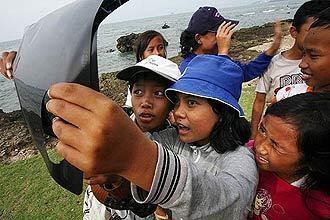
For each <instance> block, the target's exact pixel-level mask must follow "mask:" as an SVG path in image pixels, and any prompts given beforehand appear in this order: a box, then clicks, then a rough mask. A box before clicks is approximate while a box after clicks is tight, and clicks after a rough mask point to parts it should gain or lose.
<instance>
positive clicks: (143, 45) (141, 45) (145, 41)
mask: <svg viewBox="0 0 330 220" xmlns="http://www.w3.org/2000/svg"><path fill="white" fill-rule="evenodd" d="M157 36H158V37H160V38H161V39H162V40H163V44H164V47H165V51H166V47H167V45H168V42H167V41H166V40H165V38H164V37H163V35H162V34H161V33H159V32H157V31H154V30H148V31H145V32H143V33H141V34H140V35H139V37H138V38H137V39H136V41H135V46H134V51H135V55H136V62H137V63H138V62H140V61H141V60H143V59H144V57H143V53H144V51H145V50H146V49H147V47H148V45H149V43H150V41H151V40H152V39H153V38H154V37H157Z"/></svg>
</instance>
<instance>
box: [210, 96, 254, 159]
mask: <svg viewBox="0 0 330 220" xmlns="http://www.w3.org/2000/svg"><path fill="white" fill-rule="evenodd" d="M207 100H208V102H209V104H210V105H211V107H212V109H213V111H214V113H216V114H218V115H219V116H220V119H219V121H218V122H217V123H216V124H215V126H214V128H213V130H212V132H211V135H210V144H211V146H212V147H213V148H214V150H215V151H216V152H217V153H219V154H223V153H225V152H227V151H234V150H236V149H237V148H238V147H239V146H243V145H244V144H245V143H246V142H248V140H249V138H250V136H251V126H250V123H249V122H248V121H247V120H246V119H245V118H243V117H240V116H239V114H238V112H237V111H236V110H234V109H233V108H232V107H230V106H228V105H226V104H223V103H221V102H219V101H215V100H212V99H207Z"/></svg>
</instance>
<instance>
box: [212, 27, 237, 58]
mask: <svg viewBox="0 0 330 220" xmlns="http://www.w3.org/2000/svg"><path fill="white" fill-rule="evenodd" d="M235 26H236V24H232V23H231V22H226V21H224V22H222V24H221V25H220V26H219V28H218V30H217V35H216V39H217V45H218V54H219V55H228V51H229V48H230V43H231V37H232V35H233V33H234V32H235V30H234V28H235Z"/></svg>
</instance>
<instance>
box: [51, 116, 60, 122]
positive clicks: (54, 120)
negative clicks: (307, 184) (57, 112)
mask: <svg viewBox="0 0 330 220" xmlns="http://www.w3.org/2000/svg"><path fill="white" fill-rule="evenodd" d="M58 120H60V118H59V117H57V116H56V117H54V118H53V120H52V121H53V123H55V122H56V121H58Z"/></svg>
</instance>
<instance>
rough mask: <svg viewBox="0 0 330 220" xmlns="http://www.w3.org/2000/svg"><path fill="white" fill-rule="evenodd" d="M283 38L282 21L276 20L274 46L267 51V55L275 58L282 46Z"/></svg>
mask: <svg viewBox="0 0 330 220" xmlns="http://www.w3.org/2000/svg"><path fill="white" fill-rule="evenodd" d="M282 38H283V32H282V27H281V21H280V20H276V22H275V25H274V41H273V43H272V45H271V46H270V47H269V48H268V49H267V50H266V51H265V54H266V55H268V56H274V55H275V54H276V53H277V51H278V49H279V48H280V46H281V42H282Z"/></svg>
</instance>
